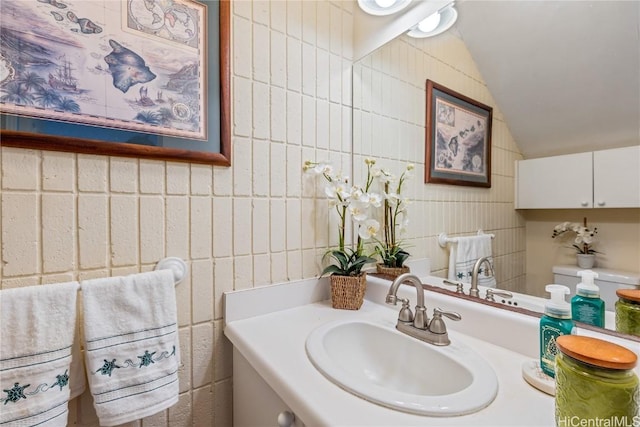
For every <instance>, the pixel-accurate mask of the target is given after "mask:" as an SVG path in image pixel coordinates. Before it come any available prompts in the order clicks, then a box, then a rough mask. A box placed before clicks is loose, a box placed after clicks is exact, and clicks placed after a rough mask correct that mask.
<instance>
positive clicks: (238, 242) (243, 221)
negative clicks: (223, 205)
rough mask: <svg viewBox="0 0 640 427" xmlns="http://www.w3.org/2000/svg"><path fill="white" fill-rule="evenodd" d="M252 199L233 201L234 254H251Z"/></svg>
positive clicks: (236, 199)
mask: <svg viewBox="0 0 640 427" xmlns="http://www.w3.org/2000/svg"><path fill="white" fill-rule="evenodd" d="M251 233H252V230H251V199H244V198H242V199H241V198H235V199H233V254H234V255H248V254H250V253H251Z"/></svg>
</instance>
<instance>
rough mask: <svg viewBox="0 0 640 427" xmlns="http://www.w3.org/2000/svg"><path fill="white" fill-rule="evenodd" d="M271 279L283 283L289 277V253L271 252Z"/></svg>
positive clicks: (273, 281)
mask: <svg viewBox="0 0 640 427" xmlns="http://www.w3.org/2000/svg"><path fill="white" fill-rule="evenodd" d="M271 280H272V283H282V282H286V281H287V280H289V279H288V278H287V253H286V252H278V253H272V254H271Z"/></svg>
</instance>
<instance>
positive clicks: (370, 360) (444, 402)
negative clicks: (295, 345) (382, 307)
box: [306, 320, 498, 417]
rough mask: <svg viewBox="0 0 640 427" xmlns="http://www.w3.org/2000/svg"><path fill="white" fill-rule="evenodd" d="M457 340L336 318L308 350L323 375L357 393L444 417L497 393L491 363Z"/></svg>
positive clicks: (466, 411)
mask: <svg viewBox="0 0 640 427" xmlns="http://www.w3.org/2000/svg"><path fill="white" fill-rule="evenodd" d="M456 338H458V337H453V338H452V344H451V345H449V346H446V347H438V346H435V345H431V344H427V343H424V342H421V341H419V340H417V339H415V338H412V337H409V336H408V335H405V334H402V333H400V332H398V331H397V330H395V329H393V328H391V327H388V326H384V325H382V324H377V323H373V322H368V321H360V320H358V321H354V320H350V321H344V320H340V321H336V322H330V323H327V324H325V325H323V326H320V327H318V328H317V329H315V330H314V331H313V332H312V333H311V334H310V335H309V337H308V338H307V342H306V350H307V355H308V356H309V359H310V360H311V362H312V363H313V365H314V366H315V367H316V368H317V369H318V370H319V371H320V372H321V373H322V374H323V375H324V376H326V377H327V378H328V379H329V380H331V381H332V382H334V383H335V384H337V385H338V386H340V387H342V388H343V389H345V390H347V391H349V392H351V393H353V394H355V395H357V396H359V397H362V398H364V399H366V400H369V401H371V402H374V403H377V404H379V405H382V406H386V407H389V408H392V409H397V410H400V411H404V412H410V413H414V414H420V415H430V416H439V417H448V416H455V415H464V414H469V413H472V412H476V411H479V410H480V409H482V408H485V407H486V406H488V405H489V404H490V403H491V402H492V401H493V399H494V398H495V397H496V394H497V392H498V380H497V378H496V375H495V372H494V371H493V369H492V368H491V366H490V365H489V364H488V363H487V362H486V361H484V360H483V359H482V358H481V356H479V355H478V354H477V353H476V352H474V351H473V350H472V349H471V348H469V347H467V346H466V345H464V344H463V343H461V342H457V341H456ZM458 340H459V338H458Z"/></svg>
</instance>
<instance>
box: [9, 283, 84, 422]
mask: <svg viewBox="0 0 640 427" xmlns="http://www.w3.org/2000/svg"><path fill="white" fill-rule="evenodd" d="M78 288H79V284H78V282H68V283H52V284H47V285H37V286H27V287H22V288H13V289H4V290H2V291H0V392H1V393H2V394H1V395H0V396H1V397H0V426H35V425H37V426H41V427H43V426H46V427H64V426H66V425H67V419H68V416H69V409H68V402H69V400H70V399H71V398H72V397H75V396H77V395H78V394H80V393H82V391H83V390H84V383H83V381H84V377H83V375H84V372H83V370H82V357H81V356H80V352H79V347H78V346H77V345H75V346H74V338H75V337H74V335H75V333H76V330H77V328H76V315H77V310H76V299H77V296H78ZM77 365H79V366H80V368H79V369H77V368H75V366H77ZM75 372H81V373H82V375H80V376H79V377H78V378H77V379H74V378H73V376H74V373H75ZM74 384H75V385H74ZM71 388H74V390H73V392H72V390H71Z"/></svg>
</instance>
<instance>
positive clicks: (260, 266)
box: [253, 253, 271, 287]
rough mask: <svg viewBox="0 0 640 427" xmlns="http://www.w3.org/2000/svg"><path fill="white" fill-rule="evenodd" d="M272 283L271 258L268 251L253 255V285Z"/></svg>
mask: <svg viewBox="0 0 640 427" xmlns="http://www.w3.org/2000/svg"><path fill="white" fill-rule="evenodd" d="M270 284H271V258H270V256H269V254H268V253H265V254H259V255H254V256H253V286H254V287H258V286H266V285H270Z"/></svg>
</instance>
